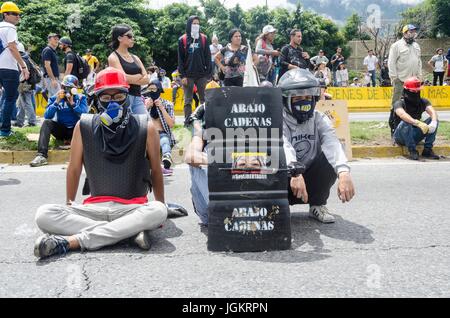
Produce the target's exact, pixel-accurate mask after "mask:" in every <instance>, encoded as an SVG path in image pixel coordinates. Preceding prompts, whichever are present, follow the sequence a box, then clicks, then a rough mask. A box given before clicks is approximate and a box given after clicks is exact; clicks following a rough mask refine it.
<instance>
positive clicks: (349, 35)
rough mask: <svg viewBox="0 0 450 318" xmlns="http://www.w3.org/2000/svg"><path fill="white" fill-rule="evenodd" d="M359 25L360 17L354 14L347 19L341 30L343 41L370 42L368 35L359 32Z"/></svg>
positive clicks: (360, 22) (360, 23)
mask: <svg viewBox="0 0 450 318" xmlns="http://www.w3.org/2000/svg"><path fill="white" fill-rule="evenodd" d="M361 25H362V21H361V17H360V16H359V15H358V14H357V13H356V12H354V13H353V14H352V15H351V16H350V17H348V19H347V23H346V24H345V26H344V28H343V29H342V33H343V35H344V37H345V40H347V41H352V40H360V39H361V38H363V39H364V40H370V36H369V35H368V34H366V33H364V32H361V30H360V29H361Z"/></svg>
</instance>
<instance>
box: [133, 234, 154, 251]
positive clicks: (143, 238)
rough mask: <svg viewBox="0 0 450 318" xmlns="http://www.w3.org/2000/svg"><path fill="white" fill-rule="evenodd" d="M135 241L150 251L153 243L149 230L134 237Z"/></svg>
mask: <svg viewBox="0 0 450 318" xmlns="http://www.w3.org/2000/svg"><path fill="white" fill-rule="evenodd" d="M133 241H134V243H136V245H137V246H139V247H140V248H141V249H143V250H145V251H148V250H149V249H150V248H151V247H152V243H151V242H150V235H149V234H148V231H142V232H140V233H139V234H138V235H136V237H135V238H134V240H133Z"/></svg>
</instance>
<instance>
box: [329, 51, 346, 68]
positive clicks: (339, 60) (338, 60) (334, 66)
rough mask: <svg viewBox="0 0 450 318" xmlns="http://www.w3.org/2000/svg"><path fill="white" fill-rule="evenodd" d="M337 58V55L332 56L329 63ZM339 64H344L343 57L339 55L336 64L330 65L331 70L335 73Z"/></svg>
mask: <svg viewBox="0 0 450 318" xmlns="http://www.w3.org/2000/svg"><path fill="white" fill-rule="evenodd" d="M337 56H338V55H337V54H334V55H333V56H332V57H331V60H330V62H331V61H333V60H334V59H336V58H337ZM341 62H345V57H344V56H343V55H342V54H341V56H340V57H338V58H337V60H336V62H334V64H331V65H332V66H331V69H332V71H333V72H335V71H337V69H338V66H339V63H341Z"/></svg>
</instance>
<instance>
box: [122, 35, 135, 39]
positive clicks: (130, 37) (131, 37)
mask: <svg viewBox="0 0 450 318" xmlns="http://www.w3.org/2000/svg"><path fill="white" fill-rule="evenodd" d="M123 36H126V37H127V38H129V39H130V40H131V39H133V38H134V35H133V34H124V35H123Z"/></svg>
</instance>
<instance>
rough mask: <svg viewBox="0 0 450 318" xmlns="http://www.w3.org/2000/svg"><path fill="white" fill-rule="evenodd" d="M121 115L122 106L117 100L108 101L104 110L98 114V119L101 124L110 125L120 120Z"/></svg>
mask: <svg viewBox="0 0 450 318" xmlns="http://www.w3.org/2000/svg"><path fill="white" fill-rule="evenodd" d="M122 116H123V107H122V106H121V105H119V104H118V103H117V102H110V103H108V105H107V106H106V110H105V111H104V112H103V113H102V114H101V115H100V120H101V121H102V123H103V125H105V126H111V125H112V124H114V123H118V122H120V120H121V119H122Z"/></svg>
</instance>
